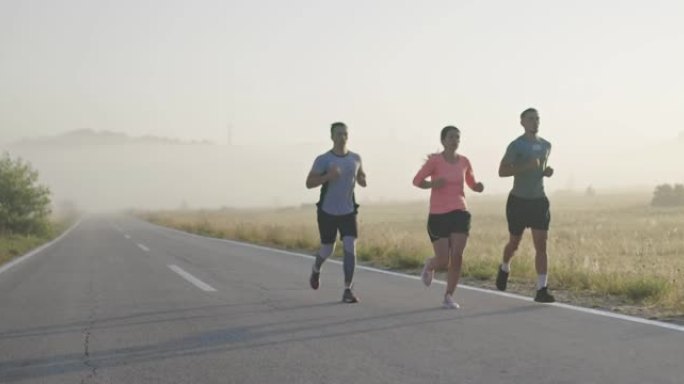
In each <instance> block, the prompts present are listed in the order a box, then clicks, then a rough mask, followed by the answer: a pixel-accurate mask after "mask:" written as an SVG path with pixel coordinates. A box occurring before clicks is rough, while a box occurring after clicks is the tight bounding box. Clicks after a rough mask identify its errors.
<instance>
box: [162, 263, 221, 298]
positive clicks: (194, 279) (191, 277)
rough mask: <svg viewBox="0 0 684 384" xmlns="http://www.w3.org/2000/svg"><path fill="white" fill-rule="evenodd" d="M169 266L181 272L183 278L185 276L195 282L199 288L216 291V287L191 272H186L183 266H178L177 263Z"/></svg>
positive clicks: (178, 272)
mask: <svg viewBox="0 0 684 384" xmlns="http://www.w3.org/2000/svg"><path fill="white" fill-rule="evenodd" d="M168 267H169V268H170V269H171V270H172V271H174V272H176V273H177V274H179V275H180V276H181V277H182V278H184V279H185V280H187V281H189V282H191V283H192V284H194V285H195V286H196V287H197V288H199V289H201V290H203V291H205V292H216V289H214V287H212V286H211V285H209V284H207V283H205V282H204V281H202V280H200V279H198V278H196V277H195V276H193V275H191V274H189V273H188V272H185V270H183V269H182V268H181V267H179V266H177V265H169V266H168Z"/></svg>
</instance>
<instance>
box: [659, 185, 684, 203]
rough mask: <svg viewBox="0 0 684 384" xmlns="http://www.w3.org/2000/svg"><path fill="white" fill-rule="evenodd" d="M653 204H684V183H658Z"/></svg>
mask: <svg viewBox="0 0 684 384" xmlns="http://www.w3.org/2000/svg"><path fill="white" fill-rule="evenodd" d="M651 205H653V206H658V207H674V206H681V205H684V185H682V184H675V185H674V186H672V185H670V184H661V185H658V186H657V187H656V189H655V191H654V192H653V200H651Z"/></svg>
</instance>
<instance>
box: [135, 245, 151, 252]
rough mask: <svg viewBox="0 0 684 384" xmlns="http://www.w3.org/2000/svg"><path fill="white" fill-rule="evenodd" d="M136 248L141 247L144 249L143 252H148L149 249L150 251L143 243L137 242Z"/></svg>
mask: <svg viewBox="0 0 684 384" xmlns="http://www.w3.org/2000/svg"><path fill="white" fill-rule="evenodd" d="M138 248H140V249H142V250H143V251H145V252H149V251H150V249H149V248H147V247H146V246H144V245H142V244H138Z"/></svg>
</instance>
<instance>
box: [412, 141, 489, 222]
mask: <svg viewBox="0 0 684 384" xmlns="http://www.w3.org/2000/svg"><path fill="white" fill-rule="evenodd" d="M428 176H430V180H433V181H434V180H437V179H440V178H442V179H444V180H445V181H446V184H445V185H443V186H442V187H441V188H432V189H431V190H430V213H435V214H440V213H447V212H451V211H455V210H466V201H465V193H464V191H463V184H464V181H465V183H467V184H468V186H469V187H470V189H473V188H475V184H476V182H475V176H474V175H473V168H472V167H471V166H470V161H469V160H468V158H467V157H465V156H463V155H458V158H457V161H456V163H454V164H451V163H449V162H448V161H446V160H445V159H444V156H442V154H441V153H435V154H432V155H430V156H429V157H428V159H427V161H426V162H425V164H423V167H422V168H421V169H420V170H419V171H418V173H417V174H416V177H414V178H413V185H415V186H416V187H418V186H420V184H421V183H422V182H423V181H424V180H425V179H426V178H427V177H428Z"/></svg>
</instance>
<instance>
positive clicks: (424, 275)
mask: <svg viewBox="0 0 684 384" xmlns="http://www.w3.org/2000/svg"><path fill="white" fill-rule="evenodd" d="M429 260H430V259H427V260H425V265H424V266H423V272H421V273H420V279H421V280H423V284H425V286H426V287H429V286H430V284H432V276H434V274H435V271H433V270H431V269H428V264H429V263H428V261H429Z"/></svg>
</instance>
